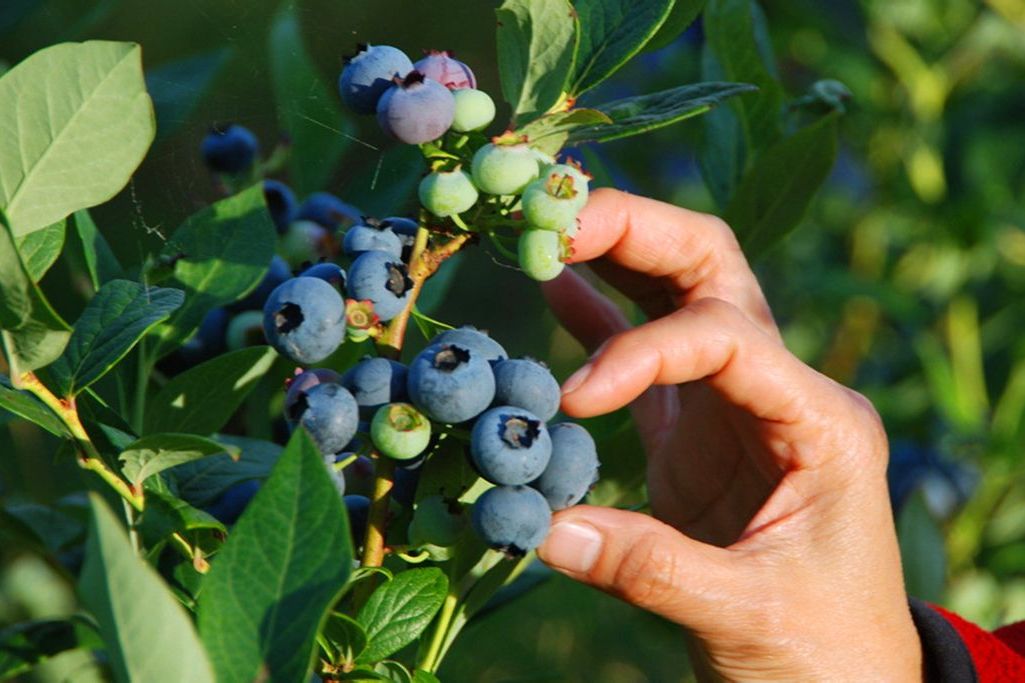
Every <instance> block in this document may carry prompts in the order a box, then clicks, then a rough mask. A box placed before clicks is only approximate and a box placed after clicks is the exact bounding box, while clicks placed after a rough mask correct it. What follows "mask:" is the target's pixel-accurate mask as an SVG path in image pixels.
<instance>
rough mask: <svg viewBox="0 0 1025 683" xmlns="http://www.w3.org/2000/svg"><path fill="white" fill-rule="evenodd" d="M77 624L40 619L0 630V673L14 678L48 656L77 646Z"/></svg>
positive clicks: (5, 677)
mask: <svg viewBox="0 0 1025 683" xmlns="http://www.w3.org/2000/svg"><path fill="white" fill-rule="evenodd" d="M76 619H78V617H76ZM76 626H77V625H76V624H75V623H74V622H73V621H71V620H63V619H61V620H58V619H40V620H37V621H27V622H22V623H20V624H13V625H11V626H8V627H7V628H5V629H3V630H2V631H0V677H2V678H3V680H5V681H9V680H14V679H15V677H16V676H17V675H18V674H21V673H25V672H27V671H28V670H29V669H30V668H31V667H32V666H34V665H36V664H38V663H39V662H41V661H43V660H45V659H46V658H48V657H52V656H54V655H56V654H59V653H61V652H65V651H67V650H71V649H72V648H75V647H77V646H78V638H76V636H75V631H76Z"/></svg>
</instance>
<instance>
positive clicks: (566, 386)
mask: <svg viewBox="0 0 1025 683" xmlns="http://www.w3.org/2000/svg"><path fill="white" fill-rule="evenodd" d="M592 367H593V366H592V365H591V364H590V363H588V364H587V365H584V366H583V367H582V368H580V369H579V370H577V371H576V372H574V373H573V374H572V375H570V376H569V379H567V380H566V381H565V382H564V383H563V385H562V395H563V396H565V395H567V394H572V393H573V392H574V391H576V390H577V389H579V388H580V385H581V384H583V383H584V380H586V379H587V376H588V375H590V374H591V369H592Z"/></svg>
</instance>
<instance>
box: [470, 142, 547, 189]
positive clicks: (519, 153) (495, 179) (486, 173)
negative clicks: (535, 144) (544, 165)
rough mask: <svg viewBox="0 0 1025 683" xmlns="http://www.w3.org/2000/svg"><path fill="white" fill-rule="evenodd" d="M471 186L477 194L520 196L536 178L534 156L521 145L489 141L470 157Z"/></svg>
mask: <svg viewBox="0 0 1025 683" xmlns="http://www.w3.org/2000/svg"><path fill="white" fill-rule="evenodd" d="M471 171H472V173H473V184H474V185H476V186H477V189H479V190H480V191H481V192H487V193H488V194H497V195H515V194H520V193H521V192H522V191H523V188H524V187H525V186H526V185H527V183H529V182H530V181H531V180H533V179H534V178H536V177H537V176H538V173H539V172H540V169H539V168H538V162H537V157H536V156H535V154H534V152H533V150H531V148H530V147H528V146H527V145H525V144H522V143H518V144H513V145H496V144H495V143H493V142H489V143H488V144H486V145H484V146H483V147H481V148H480V149H478V150H477V153H476V154H474V155H473V164H472V168H471Z"/></svg>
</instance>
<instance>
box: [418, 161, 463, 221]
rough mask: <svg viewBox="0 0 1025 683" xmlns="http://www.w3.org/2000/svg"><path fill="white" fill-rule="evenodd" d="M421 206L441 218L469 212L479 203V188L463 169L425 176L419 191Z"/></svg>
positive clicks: (437, 172) (435, 172) (436, 172)
mask: <svg viewBox="0 0 1025 683" xmlns="http://www.w3.org/2000/svg"><path fill="white" fill-rule="evenodd" d="M417 193H418V195H419V198H420V204H422V205H423V207H424V208H425V209H427V210H428V211H430V212H431V213H433V214H434V215H435V216H437V217H439V218H448V217H449V216H452V215H454V214H457V213H463V212H464V211H468V210H469V209H470V208H471V207H472V206H473V205H474V204H476V203H477V196H478V195H477V188H476V187H474V186H473V180H471V179H470V176H469V174H468V173H466V172H465V171H463V170H461V169H456V170H454V171H434V172H433V173H429V174H427V175H426V176H424V179H423V180H421V181H420V187H419V188H418V191H417Z"/></svg>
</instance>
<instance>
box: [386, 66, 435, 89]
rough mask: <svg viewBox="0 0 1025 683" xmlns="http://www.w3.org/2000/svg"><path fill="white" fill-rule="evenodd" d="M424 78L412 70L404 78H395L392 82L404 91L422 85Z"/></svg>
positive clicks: (420, 73) (418, 72)
mask: <svg viewBox="0 0 1025 683" xmlns="http://www.w3.org/2000/svg"><path fill="white" fill-rule="evenodd" d="M425 78H427V77H426V76H424V75H423V73H422V72H420V71H417V70H416V69H413V70H412V71H410V72H409V73H408V74H406V75H405V76H396V77H395V78H393V79H392V80H393V81H394V82H395V85H397V86H399V87H400V88H403V89H405V88H409V87H412V86H414V85H418V84H420V83H423V82H424V79H425Z"/></svg>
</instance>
